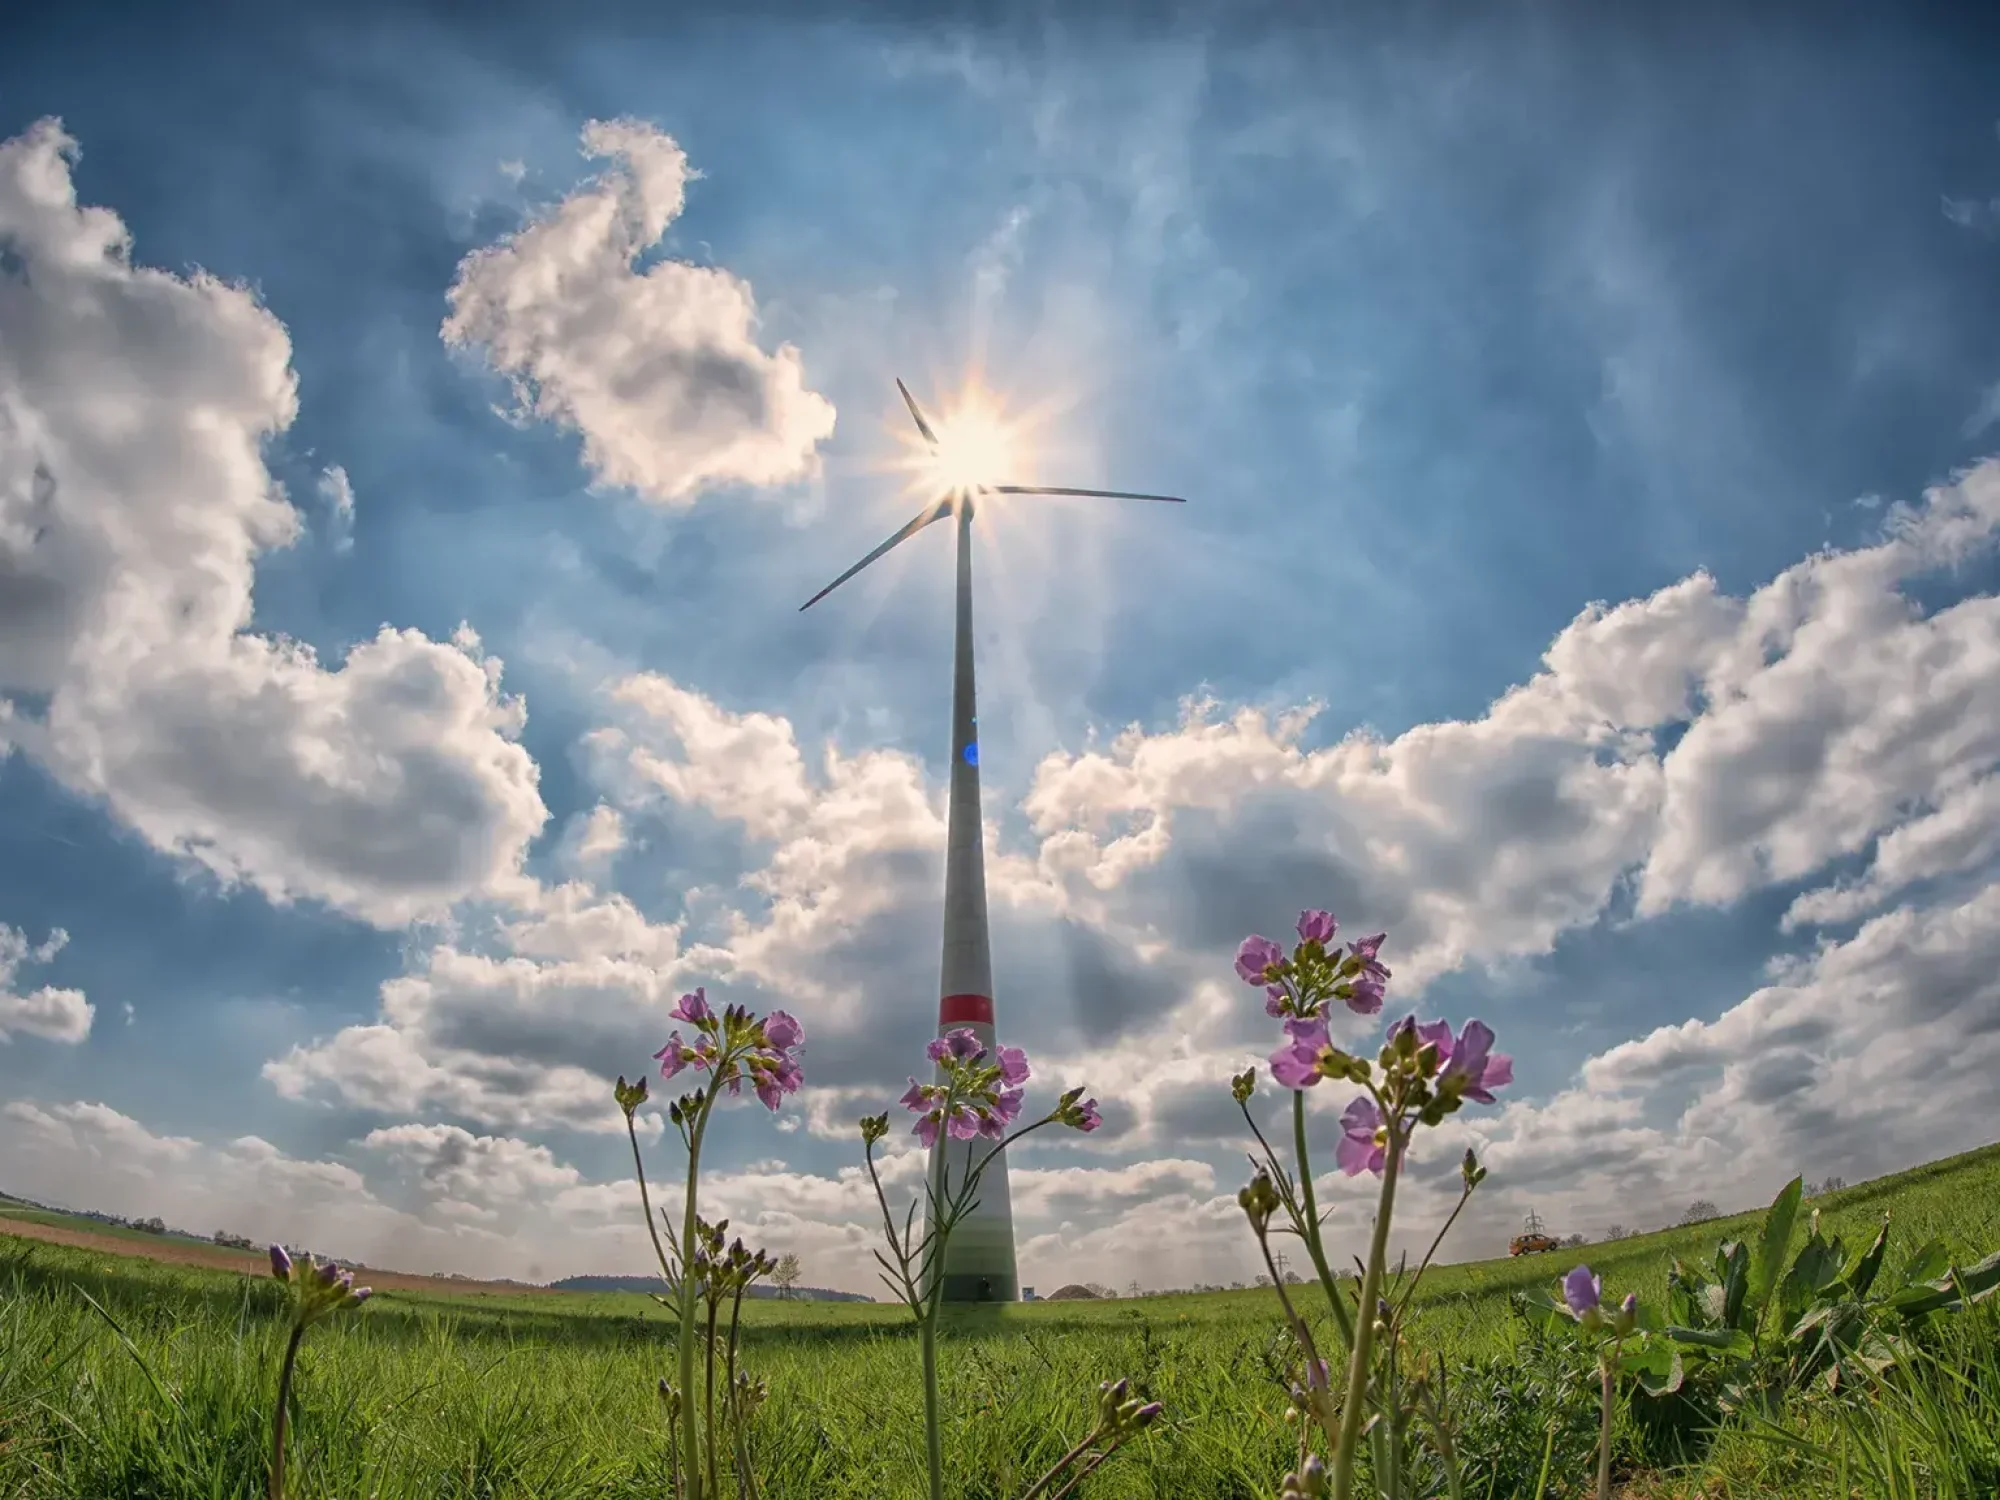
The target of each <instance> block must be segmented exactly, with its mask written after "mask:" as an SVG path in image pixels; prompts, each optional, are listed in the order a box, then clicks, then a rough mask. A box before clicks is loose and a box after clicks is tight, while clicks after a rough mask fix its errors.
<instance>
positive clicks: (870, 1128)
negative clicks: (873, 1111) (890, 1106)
mask: <svg viewBox="0 0 2000 1500" xmlns="http://www.w3.org/2000/svg"><path fill="white" fill-rule="evenodd" d="M888 1133H889V1116H888V1115H887V1114H886V1113H883V1114H879V1115H869V1116H868V1117H867V1118H866V1119H864V1120H862V1122H861V1144H862V1145H864V1146H872V1145H874V1144H875V1143H876V1142H877V1141H879V1140H881V1139H882V1137H883V1136H885V1135H887V1134H888Z"/></svg>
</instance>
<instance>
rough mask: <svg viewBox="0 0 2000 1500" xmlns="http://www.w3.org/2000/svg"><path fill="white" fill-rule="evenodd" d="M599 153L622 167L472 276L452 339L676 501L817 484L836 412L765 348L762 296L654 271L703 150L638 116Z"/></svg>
mask: <svg viewBox="0 0 2000 1500" xmlns="http://www.w3.org/2000/svg"><path fill="white" fill-rule="evenodd" d="M583 148H584V152H585V154H586V155H589V156H592V157H601V158H608V159H610V160H611V161H612V162H613V163H614V164H613V165H612V166H611V167H609V168H607V170H606V171H605V172H604V173H602V174H601V175H600V176H599V177H597V178H596V179H595V180H593V181H591V182H589V183H587V184H586V185H584V186H583V187H581V188H579V189H577V190H576V191H575V192H573V193H571V194H570V195H569V196H568V197H567V198H565V199H563V200H562V201H561V202H560V203H558V204H556V205H555V206H554V207H553V208H551V209H549V210H548V211H547V212H546V213H544V214H543V215H542V216H540V217H539V218H536V219H533V220H531V221H530V222H529V223H528V224H527V225H526V226H525V227H523V228H522V229H521V230H520V231H519V232H517V233H515V234H513V235H510V236H509V237H508V238H506V239H504V240H502V241H501V242H499V243H498V244H495V245H491V246H488V247H486V248H485V249H481V250H477V251H475V252H473V253H472V254H471V255H469V256H467V257H466V258H465V260H464V261H462V262H461V263H460V265H459V268H458V276H457V279H456V280H455V281H454V282H453V284H452V288H451V292H450V300H451V315H450V317H449V318H447V319H446V321H445V324H444V329H443V334H444V339H445V341H446V342H447V343H448V344H452V345H457V346H466V347H474V348H477V349H479V350H480V351H481V352H482V353H483V354H484V356H485V358H486V360H487V361H488V363H490V364H491V366H492V367H493V368H494V369H495V370H496V371H498V372H500V373H501V374H504V375H506V376H508V377H510V378H511V379H512V380H513V382H514V387H515V392H516V395H517V396H518V398H519V400H520V403H521V407H522V409H523V411H524V412H526V413H530V414H532V415H534V416H537V417H540V418H542V419H544V420H547V421H551V422H555V423H558V424H560V425H561V426H563V427H565V428H570V429H573V430H575V431H577V432H579V433H580V434H581V435H582V437H583V461H584V463H585V464H586V465H588V466H589V468H590V469H591V470H592V471H593V472H594V473H595V474H596V475H597V476H598V478H599V479H600V480H602V481H603V482H604V483H606V484H610V485H621V486H627V487H629V488H631V489H633V490H635V491H637V492H638V493H639V494H641V495H644V496H645V497H647V498H648V499H650V500H653V501H656V502H659V503H661V504H665V505H680V504H686V503H688V502H690V501H691V500H692V499H693V498H694V497H695V496H696V495H697V494H698V493H699V492H700V491H702V490H704V489H707V488H712V487H715V486H718V485H725V484H751V485H776V484H783V483H786V482H789V481H792V480H796V479H802V478H806V477H808V476H810V475H812V474H813V473H815V472H817V468H818V453H817V450H818V445H819V443H820V442H821V441H822V440H823V439H825V438H827V437H828V436H830V435H831V434H832V432H833V424H834V411H833V407H832V405H831V404H830V403H829V402H828V401H827V400H826V399H825V398H824V397H822V396H820V395H818V394H816V393H815V392H813V391H811V390H808V389H807V388H806V384H805V370H804V364H803V361H802V360H801V358H800V355H799V351H798V350H797V349H796V348H794V347H793V346H792V345H790V344H781V345H780V346H779V347H778V349H777V351H776V352H775V353H769V354H767V353H765V352H764V350H763V348H762V347H761V346H760V344H759V342H758V335H757V306H756V300H755V298H754V297H753V295H752V293H751V290H750V285H749V283H748V282H746V281H744V280H743V279H742V278H741V277H738V276H734V275H732V274H731V273H729V272H728V271H725V270H722V269H721V268H719V267H715V266H697V265H690V264H688V263H687V262H685V261H678V260H672V259H665V260H660V261H657V262H655V263H654V264H652V265H650V266H648V267H647V268H646V269H645V270H643V271H642V270H640V269H638V267H637V265H636V262H637V260H638V258H639V256H640V255H642V254H643V253H644V252H646V251H647V250H648V249H649V248H651V247H652V246H654V245H656V244H658V243H659V241H660V239H661V237H662V236H663V235H664V234H665V233H666V231H667V227H668V226H669V225H670V224H672V223H673V222H674V220H676V219H677V218H679V217H680V213H681V209H682V206H683V204H684V203H685V200H686V190H687V184H688V183H689V181H690V180H692V179H693V178H694V177H695V176H696V175H697V174H696V173H695V172H694V171H693V170H692V169H691V168H690V167H689V165H688V159H687V154H686V153H685V152H684V151H683V150H682V149H681V147H680V146H679V144H678V143H677V142H675V141H674V139H673V138H672V137H671V136H667V135H664V134H662V133H661V132H660V131H658V130H656V129H654V128H653V127H652V126H649V125H645V124H641V123H639V122H637V121H632V120H615V121H602V120H593V121H592V122H590V124H589V125H588V126H586V127H585V129H584V132H583Z"/></svg>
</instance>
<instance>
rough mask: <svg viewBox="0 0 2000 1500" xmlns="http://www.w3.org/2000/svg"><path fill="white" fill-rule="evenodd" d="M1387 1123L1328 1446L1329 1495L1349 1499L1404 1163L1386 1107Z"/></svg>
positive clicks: (1396, 1123)
mask: <svg viewBox="0 0 2000 1500" xmlns="http://www.w3.org/2000/svg"><path fill="white" fill-rule="evenodd" d="M1384 1113H1385V1115H1386V1116H1387V1119H1388V1123H1389V1140H1388V1147H1389V1149H1388V1151H1387V1152H1386V1153H1385V1159H1384V1161H1383V1163H1382V1200H1381V1203H1380V1205H1379V1206H1378V1207H1377V1208H1376V1210H1375V1235H1374V1238H1373V1239H1372V1240H1371V1241H1370V1242H1369V1246H1368V1265H1367V1267H1366V1268H1365V1269H1364V1270H1363V1271H1362V1273H1361V1305H1360V1306H1359V1307H1358V1308H1356V1309H1355V1313H1356V1316H1355V1319H1354V1350H1353V1355H1352V1357H1351V1358H1350V1359H1349V1360H1348V1364H1347V1398H1346V1402H1345V1404H1344V1405H1343V1406H1342V1407H1341V1412H1340V1442H1339V1445H1338V1446H1337V1447H1335V1449H1334V1450H1333V1475H1332V1478H1333V1485H1332V1493H1333V1500H1351V1497H1352V1495H1353V1493H1354V1456H1355V1450H1356V1448H1357V1446H1358V1445H1359V1443H1360V1440H1361V1418H1362V1414H1363V1412H1365V1411H1366V1410H1367V1406H1368V1361H1369V1357H1370V1356H1371V1355H1372V1354H1373V1353H1374V1347H1373V1346H1374V1343H1375V1302H1376V1299H1377V1298H1379V1297H1380V1296H1381V1292H1382V1263H1383V1261H1385V1260H1386V1259H1388V1256H1389V1219H1390V1216H1391V1215H1392V1214H1393V1213H1394V1212H1395V1208H1396V1177H1397V1175H1398V1173H1399V1171H1400V1170H1401V1168H1402V1165H1403V1131H1402V1122H1401V1121H1400V1120H1398V1119H1397V1118H1396V1116H1395V1115H1394V1114H1390V1113H1389V1112H1387V1111H1385V1112H1384Z"/></svg>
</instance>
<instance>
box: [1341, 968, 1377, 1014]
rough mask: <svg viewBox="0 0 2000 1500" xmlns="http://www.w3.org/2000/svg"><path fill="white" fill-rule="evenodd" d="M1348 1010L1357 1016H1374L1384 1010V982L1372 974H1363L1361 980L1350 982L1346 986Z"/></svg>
mask: <svg viewBox="0 0 2000 1500" xmlns="http://www.w3.org/2000/svg"><path fill="white" fill-rule="evenodd" d="M1346 989H1347V995H1346V1001H1347V1008H1348V1009H1349V1010H1351V1011H1353V1012H1354V1013H1355V1014H1356V1015H1357V1016H1372V1015H1375V1014H1376V1013H1378V1012H1379V1011H1380V1010H1381V1009H1382V1000H1383V996H1384V994H1385V993H1386V992H1385V991H1384V989H1383V988H1382V981H1381V980H1379V979H1377V978H1376V977H1375V976H1374V975H1372V974H1363V975H1362V976H1361V977H1360V978H1359V979H1355V980H1350V981H1349V982H1348V984H1347V986H1346Z"/></svg>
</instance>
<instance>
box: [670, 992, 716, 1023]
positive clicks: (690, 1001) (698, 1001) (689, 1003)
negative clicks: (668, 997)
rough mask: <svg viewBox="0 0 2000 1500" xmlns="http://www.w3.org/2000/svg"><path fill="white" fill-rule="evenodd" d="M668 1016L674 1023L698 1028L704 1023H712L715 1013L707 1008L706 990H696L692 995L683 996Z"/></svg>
mask: <svg viewBox="0 0 2000 1500" xmlns="http://www.w3.org/2000/svg"><path fill="white" fill-rule="evenodd" d="M669 1014H670V1015H672V1016H673V1018H674V1019H675V1020H676V1021H686V1022H687V1023H688V1024H689V1025H690V1026H699V1025H700V1024H701V1023H702V1022H704V1021H713V1020H714V1019H715V1012H714V1011H712V1010H710V1009H709V1008H708V990H707V989H706V987H701V988H697V989H696V990H695V991H694V992H693V993H692V994H688V995H683V996H681V999H680V1004H678V1005H676V1006H675V1007H674V1008H673V1010H672V1011H670V1012H669Z"/></svg>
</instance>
